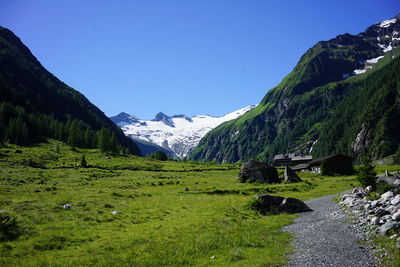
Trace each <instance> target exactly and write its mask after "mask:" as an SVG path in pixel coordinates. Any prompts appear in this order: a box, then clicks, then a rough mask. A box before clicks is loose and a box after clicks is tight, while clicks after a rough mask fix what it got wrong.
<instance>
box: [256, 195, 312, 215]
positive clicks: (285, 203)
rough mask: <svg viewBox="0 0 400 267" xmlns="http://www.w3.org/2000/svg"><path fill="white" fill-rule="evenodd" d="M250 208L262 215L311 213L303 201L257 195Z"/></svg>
mask: <svg viewBox="0 0 400 267" xmlns="http://www.w3.org/2000/svg"><path fill="white" fill-rule="evenodd" d="M250 208H251V209H253V210H257V211H259V212H260V213H262V214H278V213H298V212H306V211H312V209H310V207H308V206H307V204H305V203H304V202H303V201H301V200H299V199H296V198H291V197H289V198H283V197H280V196H271V195H259V196H257V197H256V198H255V199H254V200H252V201H251V204H250Z"/></svg>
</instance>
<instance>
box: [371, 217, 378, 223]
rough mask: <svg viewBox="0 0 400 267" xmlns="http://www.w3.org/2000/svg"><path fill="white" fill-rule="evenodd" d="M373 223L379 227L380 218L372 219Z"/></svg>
mask: <svg viewBox="0 0 400 267" xmlns="http://www.w3.org/2000/svg"><path fill="white" fill-rule="evenodd" d="M371 223H372V224H376V225H378V224H379V218H378V217H374V218H372V220H371Z"/></svg>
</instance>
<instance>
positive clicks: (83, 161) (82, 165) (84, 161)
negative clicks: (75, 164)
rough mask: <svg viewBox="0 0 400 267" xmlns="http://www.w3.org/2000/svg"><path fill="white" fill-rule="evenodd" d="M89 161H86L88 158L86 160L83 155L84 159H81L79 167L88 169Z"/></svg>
mask: <svg viewBox="0 0 400 267" xmlns="http://www.w3.org/2000/svg"><path fill="white" fill-rule="evenodd" d="M87 166H88V165H87V161H86V158H85V154H82V159H81V162H80V163H79V167H81V168H87Z"/></svg>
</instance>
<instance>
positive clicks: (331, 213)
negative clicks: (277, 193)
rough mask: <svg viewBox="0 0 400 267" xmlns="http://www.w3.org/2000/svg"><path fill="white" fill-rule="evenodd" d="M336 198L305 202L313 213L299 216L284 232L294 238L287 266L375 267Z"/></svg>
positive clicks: (368, 252)
mask: <svg viewBox="0 0 400 267" xmlns="http://www.w3.org/2000/svg"><path fill="white" fill-rule="evenodd" d="M333 197H335V195H331V196H326V197H321V198H315V199H312V200H309V201H306V203H307V205H308V206H309V207H310V208H311V209H313V210H314V211H312V212H306V213H302V214H301V215H300V217H299V218H297V219H296V220H295V223H294V224H292V225H289V226H286V227H285V228H284V231H287V232H290V233H293V234H294V237H295V240H294V244H293V246H294V254H292V255H291V257H290V261H289V264H288V266H293V267H294V266H295V267H303V266H310V267H320V266H346V267H355V266H360V267H361V266H362V267H368V266H374V264H373V262H374V261H373V257H372V256H371V254H370V251H369V250H368V249H367V248H366V247H364V246H362V245H360V236H359V234H357V232H356V230H355V229H354V227H353V226H352V225H351V224H349V223H348V222H347V221H346V219H347V217H346V215H345V214H344V213H343V211H341V210H340V208H339V206H338V205H337V204H336V203H335V202H333V201H332V198H333Z"/></svg>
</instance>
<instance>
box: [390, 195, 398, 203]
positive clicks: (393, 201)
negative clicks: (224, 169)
mask: <svg viewBox="0 0 400 267" xmlns="http://www.w3.org/2000/svg"><path fill="white" fill-rule="evenodd" d="M399 203H400V195H397V196H395V197H394V198H393V199H392V201H390V204H392V205H398V204H399Z"/></svg>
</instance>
